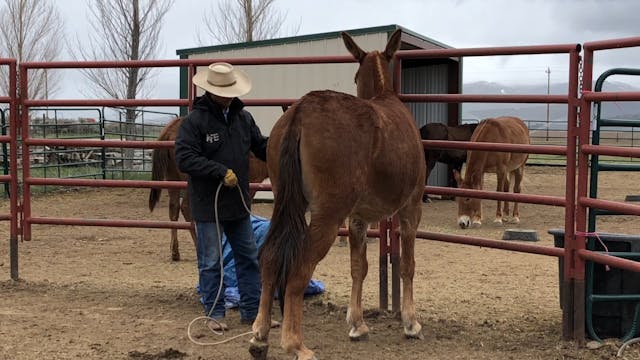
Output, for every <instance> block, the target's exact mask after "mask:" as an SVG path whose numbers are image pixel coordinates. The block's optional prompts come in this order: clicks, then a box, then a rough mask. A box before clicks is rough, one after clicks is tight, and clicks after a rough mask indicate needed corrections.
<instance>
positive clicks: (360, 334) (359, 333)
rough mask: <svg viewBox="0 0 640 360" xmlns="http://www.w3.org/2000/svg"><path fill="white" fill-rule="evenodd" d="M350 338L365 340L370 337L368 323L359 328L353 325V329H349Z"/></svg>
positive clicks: (352, 339)
mask: <svg viewBox="0 0 640 360" xmlns="http://www.w3.org/2000/svg"><path fill="white" fill-rule="evenodd" d="M349 339H351V341H364V340H367V339H369V327H368V326H367V325H366V324H362V325H360V326H358V327H357V328H356V327H355V326H352V327H351V330H349Z"/></svg>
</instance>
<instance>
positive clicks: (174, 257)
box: [171, 254, 180, 261]
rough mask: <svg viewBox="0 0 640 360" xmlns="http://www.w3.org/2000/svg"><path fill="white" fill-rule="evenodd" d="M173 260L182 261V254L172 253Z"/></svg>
mask: <svg viewBox="0 0 640 360" xmlns="http://www.w3.org/2000/svg"><path fill="white" fill-rule="evenodd" d="M171 261H180V254H173V255H171Z"/></svg>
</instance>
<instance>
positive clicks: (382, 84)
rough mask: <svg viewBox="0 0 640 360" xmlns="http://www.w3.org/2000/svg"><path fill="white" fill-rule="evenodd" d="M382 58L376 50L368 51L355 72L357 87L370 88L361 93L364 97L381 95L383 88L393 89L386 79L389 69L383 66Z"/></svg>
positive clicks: (369, 97)
mask: <svg viewBox="0 0 640 360" xmlns="http://www.w3.org/2000/svg"><path fill="white" fill-rule="evenodd" d="M382 58H383V56H382V54H381V53H380V52H379V51H377V50H375V51H372V52H370V53H368V54H367V55H366V56H365V57H364V59H363V61H362V63H361V65H360V68H359V69H358V71H357V72H356V75H355V82H356V84H357V85H358V88H363V89H367V90H370V92H369V91H366V90H365V92H364V93H363V94H362V95H363V97H364V98H367V99H371V98H374V97H376V96H379V95H381V94H382V93H384V92H385V90H393V89H392V88H391V83H390V82H389V81H387V79H388V77H389V70H388V69H386V68H385V65H384V63H383V61H382ZM363 70H364V71H363Z"/></svg>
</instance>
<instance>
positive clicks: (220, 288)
mask: <svg viewBox="0 0 640 360" xmlns="http://www.w3.org/2000/svg"><path fill="white" fill-rule="evenodd" d="M236 187H237V189H238V192H239V193H240V199H241V200H242V205H244V208H245V210H247V212H248V213H249V214H250V215H251V214H252V213H251V210H249V206H247V202H246V201H245V199H244V195H243V194H242V189H241V188H240V186H238V185H236ZM221 188H222V182H220V184H219V185H218V188H217V189H216V195H215V198H214V207H213V211H214V215H215V219H216V230H217V232H218V251H219V259H220V261H219V265H220V283H219V285H218V292H217V294H216V298H215V300H214V301H213V305H214V306H212V307H211V310H209V313H208V314H207V315H205V316H198V317H197V318H195V319H193V320H191V322H190V323H189V326H187V337H188V338H189V340H190V341H191V342H192V343H194V344H196V345H201V346H212V345H220V344H224V343H227V342H229V341H232V340H235V339H237V338H240V337H243V336H247V335H253V330H252V331H247V332H245V333H242V334H238V335H235V336H232V337H230V338H228V339H224V340H220V341H216V342H200V341H198V340H195V339H194V338H193V336H192V335H191V327H192V326H193V324H195V323H196V322H197V321H198V320H203V321H202V322H203V324H204V325H205V326H206V324H207V322H208V321H213V322H215V323H216V324H217V325H218V327H219V328H220V330H219V331H217V330H214V329H211V328H209V330H210V331H211V332H212V333H213V334H215V335H217V336H224V328H223V326H222V325H221V324H220V322H218V321H217V320H216V319H214V318H212V317H211V313H212V312H213V308H214V307H215V304H217V303H218V300H219V299H220V294H221V293H222V283H223V281H224V263H223V258H222V231H221V229H220V221H219V219H218V195H219V194H220V189H221Z"/></svg>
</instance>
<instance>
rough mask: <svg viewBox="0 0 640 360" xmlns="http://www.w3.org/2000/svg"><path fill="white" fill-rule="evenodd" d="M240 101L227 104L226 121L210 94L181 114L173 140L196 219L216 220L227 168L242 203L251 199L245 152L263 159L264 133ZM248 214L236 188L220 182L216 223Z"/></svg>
mask: <svg viewBox="0 0 640 360" xmlns="http://www.w3.org/2000/svg"><path fill="white" fill-rule="evenodd" d="M243 108H244V104H243V103H242V101H240V99H238V98H234V99H233V101H232V102H231V105H230V106H229V113H228V114H227V120H225V117H224V114H223V112H222V107H221V106H219V105H218V104H216V103H214V102H213V101H212V100H211V99H210V98H209V97H208V96H202V97H199V98H197V99H196V101H195V103H194V106H193V110H192V111H191V112H190V113H189V114H188V115H187V116H186V117H185V118H184V120H183V121H182V124H181V126H180V130H179V131H178V135H177V137H176V143H175V153H176V162H177V164H178V169H180V171H181V172H183V173H185V174H187V175H188V180H187V181H188V186H187V191H188V192H189V198H190V202H191V212H192V215H193V219H194V220H195V221H209V222H211V221H215V217H214V197H215V193H216V189H217V188H218V184H220V182H221V181H222V180H223V179H224V176H225V174H226V173H227V169H232V170H233V172H234V173H235V174H236V176H237V177H238V185H239V186H240V188H241V189H242V193H243V194H244V198H245V201H246V202H247V205H248V206H250V204H251V199H250V198H249V152H250V151H252V152H253V153H254V154H255V155H256V157H258V158H259V159H262V160H265V161H266V150H267V140H268V138H267V137H264V136H263V135H262V133H261V132H260V129H259V128H258V126H257V125H256V123H255V121H254V120H253V117H252V116H251V114H250V113H249V112H248V111H246V110H244V109H243ZM246 216H249V214H248V213H247V211H246V210H245V209H244V206H243V205H242V200H241V199H240V193H239V192H238V189H237V188H235V187H234V188H229V187H226V186H222V189H221V190H220V194H219V195H218V218H219V220H220V221H227V220H237V219H241V218H243V217H246Z"/></svg>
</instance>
